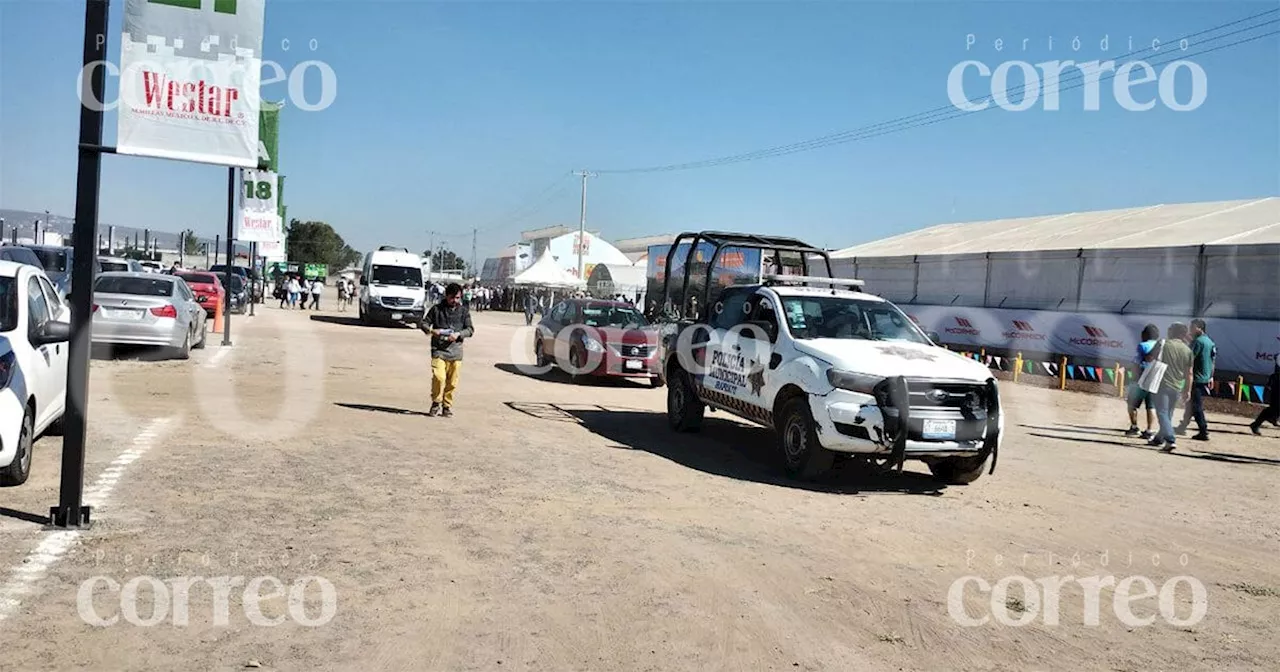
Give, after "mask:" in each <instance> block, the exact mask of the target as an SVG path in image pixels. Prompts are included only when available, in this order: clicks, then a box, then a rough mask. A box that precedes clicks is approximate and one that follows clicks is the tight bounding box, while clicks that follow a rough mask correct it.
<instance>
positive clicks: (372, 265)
mask: <svg viewBox="0 0 1280 672" xmlns="http://www.w3.org/2000/svg"><path fill="white" fill-rule="evenodd" d="M426 303H427V290H426V287H425V286H424V285H423V282H422V257H421V256H419V255H417V254H414V253H412V252H410V251H409V250H408V248H404V247H393V246H390V245H383V246H382V247H379V248H378V249H377V250H374V251H373V252H370V253H368V254H366V255H365V257H364V267H363V272H362V273H361V275H360V321H361V322H362V323H364V324H396V323H400V324H417V323H418V322H420V321H422V314H423V312H425V310H426Z"/></svg>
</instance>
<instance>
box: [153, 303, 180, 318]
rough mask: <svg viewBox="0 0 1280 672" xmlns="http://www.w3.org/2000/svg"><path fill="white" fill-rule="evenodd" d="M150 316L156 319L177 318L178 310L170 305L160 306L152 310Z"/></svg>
mask: <svg viewBox="0 0 1280 672" xmlns="http://www.w3.org/2000/svg"><path fill="white" fill-rule="evenodd" d="M151 314H152V315H155V316H156V317H177V316H178V309H177V308H174V307H173V306H172V305H165V306H160V307H159V308H152V309H151Z"/></svg>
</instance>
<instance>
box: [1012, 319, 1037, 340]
mask: <svg viewBox="0 0 1280 672" xmlns="http://www.w3.org/2000/svg"><path fill="white" fill-rule="evenodd" d="M1012 324H1013V329H1012V330H1010V331H1006V332H1004V337H1005V338H1007V339H1009V340H1011V341H1013V340H1023V341H1043V340H1046V339H1047V338H1048V336H1046V335H1045V334H1042V333H1040V332H1038V331H1036V328H1035V327H1033V326H1031V323H1030V322H1026V321H1023V320H1013V321H1012Z"/></svg>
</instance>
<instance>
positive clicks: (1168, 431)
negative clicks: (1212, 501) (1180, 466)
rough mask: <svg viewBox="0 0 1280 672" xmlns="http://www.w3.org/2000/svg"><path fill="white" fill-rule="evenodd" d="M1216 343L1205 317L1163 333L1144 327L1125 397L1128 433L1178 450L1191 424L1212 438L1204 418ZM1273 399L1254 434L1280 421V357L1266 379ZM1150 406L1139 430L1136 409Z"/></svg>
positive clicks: (1256, 421) (1199, 436) (1254, 424)
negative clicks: (1264, 425)
mask: <svg viewBox="0 0 1280 672" xmlns="http://www.w3.org/2000/svg"><path fill="white" fill-rule="evenodd" d="M1217 358H1218V346H1217V344H1215V343H1214V342H1213V339H1212V338H1210V337H1209V326H1208V324H1207V323H1206V322H1205V321H1204V320H1202V319H1198V318H1197V319H1194V320H1191V323H1190V325H1189V326H1188V325H1187V324H1185V323H1182V322H1175V323H1173V324H1171V325H1169V327H1168V329H1167V330H1166V332H1165V337H1164V338H1160V328H1159V327H1157V326H1156V325H1154V324H1148V325H1147V326H1146V327H1145V328H1143V330H1142V336H1141V341H1140V342H1139V343H1138V348H1137V357H1136V361H1137V364H1138V367H1139V371H1140V372H1141V373H1140V375H1139V376H1138V377H1137V378H1136V379H1135V380H1134V381H1132V382H1131V383H1130V386H1129V390H1128V394H1127V401H1128V411H1129V429H1128V431H1127V432H1125V434H1126V435H1128V436H1137V437H1141V438H1143V439H1146V440H1147V442H1148V445H1151V446H1154V447H1159V448H1160V449H1161V450H1163V451H1164V452H1173V451H1174V450H1176V449H1177V437H1179V436H1185V435H1186V433H1187V430H1188V428H1189V427H1190V426H1191V423H1192V422H1194V423H1195V425H1196V433H1195V435H1193V436H1192V437H1191V438H1192V439H1194V440H1196V441H1208V440H1209V423H1208V421H1207V420H1206V419H1205V414H1204V401H1205V399H1206V398H1207V397H1209V396H1211V395H1212V394H1213V390H1214V387H1215V385H1216V383H1215V382H1214V378H1213V374H1214V367H1215V365H1216V362H1217ZM1267 387H1268V388H1269V389H1270V391H1269V393H1268V394H1269V399H1270V403H1269V404H1268V406H1267V407H1266V408H1264V409H1263V410H1262V412H1261V413H1259V414H1258V417H1257V418H1255V419H1254V421H1253V422H1252V423H1251V424H1250V425H1249V429H1250V431H1252V432H1253V433H1254V434H1258V435H1261V434H1262V423H1264V422H1270V423H1271V424H1272V425H1280V361H1277V363H1276V366H1275V371H1274V372H1273V373H1272V374H1271V378H1270V380H1268V381H1267ZM1179 403H1181V404H1182V406H1183V412H1182V417H1181V419H1180V420H1179V421H1178V423H1177V425H1175V424H1174V420H1173V417H1174V411H1175V410H1176V409H1177V407H1178V405H1179ZM1139 408H1145V410H1146V416H1147V417H1146V430H1140V429H1139V428H1138V409H1139Z"/></svg>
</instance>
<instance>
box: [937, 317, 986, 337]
mask: <svg viewBox="0 0 1280 672" xmlns="http://www.w3.org/2000/svg"><path fill="white" fill-rule="evenodd" d="M955 320H956V325H957V326H954V327H947V328H946V329H945V330H944V331H946V332H947V333H948V334H963V335H968V336H981V335H982V331H981V330H978V329H975V328H974V326H973V323H972V322H970V321H969V320H967V319H965V318H963V317H957V318H955Z"/></svg>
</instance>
